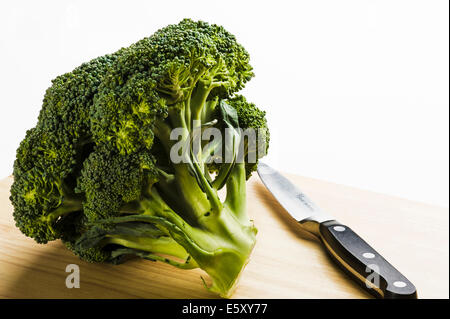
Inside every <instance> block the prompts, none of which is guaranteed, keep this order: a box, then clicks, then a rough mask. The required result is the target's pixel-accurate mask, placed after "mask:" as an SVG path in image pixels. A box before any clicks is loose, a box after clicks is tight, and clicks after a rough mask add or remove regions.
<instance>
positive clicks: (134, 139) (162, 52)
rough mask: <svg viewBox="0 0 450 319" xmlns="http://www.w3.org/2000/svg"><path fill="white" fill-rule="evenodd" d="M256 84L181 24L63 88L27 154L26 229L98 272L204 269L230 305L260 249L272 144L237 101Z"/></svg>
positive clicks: (226, 54)
mask: <svg viewBox="0 0 450 319" xmlns="http://www.w3.org/2000/svg"><path fill="white" fill-rule="evenodd" d="M252 76H253V72H252V67H251V65H250V64H249V55H248V53H247V51H246V50H245V49H244V48H243V47H242V46H241V45H240V44H239V43H238V42H237V41H236V38H235V37H234V36H233V35H232V34H230V33H229V32H227V31H226V30H225V29H224V28H223V27H221V26H217V25H211V24H208V23H205V22H201V21H199V22H195V21H192V20H189V19H185V20H183V21H181V22H180V23H178V24H176V25H169V26H167V27H165V28H163V29H161V30H159V31H157V32H156V33H155V34H153V35H152V36H150V37H148V38H144V39H142V40H140V41H138V42H137V43H135V44H132V45H131V46H129V47H127V48H122V49H121V50H119V51H117V52H116V53H113V54H109V55H105V56H103V57H99V58H96V59H94V60H92V61H90V62H88V63H85V64H83V65H81V66H80V67H78V68H76V69H75V70H74V71H72V72H69V73H66V74H64V75H62V76H59V77H57V78H56V79H55V80H54V81H53V83H52V86H51V87H50V88H49V89H48V90H47V92H46V94H45V97H44V101H43V106H42V110H41V113H40V115H39V119H38V123H37V125H36V127H35V128H32V129H31V130H29V131H28V132H27V134H26V137H25V139H24V140H23V141H22V143H21V144H20V146H19V148H18V150H17V158H16V161H15V164H14V183H13V185H12V188H11V197H10V198H11V201H12V203H13V206H14V218H15V220H16V225H17V227H18V228H19V229H20V230H21V231H22V232H23V233H24V234H25V235H27V236H30V237H32V238H34V239H35V240H36V241H37V242H39V243H46V242H48V241H51V240H56V239H61V240H62V241H63V242H64V244H65V245H66V246H67V248H68V249H70V250H71V251H73V252H74V253H75V254H76V255H78V256H79V257H80V258H82V259H84V260H86V261H89V262H111V263H121V262H125V261H126V260H128V259H129V258H136V257H137V258H142V259H147V260H151V261H160V262H165V263H168V264H170V265H173V266H176V267H178V268H182V269H191V268H197V267H200V268H202V269H203V270H205V271H206V273H207V274H208V275H209V276H210V277H211V279H212V285H211V286H210V287H208V288H209V289H210V290H211V291H214V292H217V293H219V294H220V295H221V296H224V297H227V296H229V295H230V294H231V293H232V291H233V289H234V288H235V287H236V283H237V281H238V278H239V275H240V274H241V272H242V270H243V268H244V267H245V265H246V264H247V262H248V260H249V257H250V254H251V251H252V249H253V247H254V245H255V239H256V232H257V231H256V228H255V227H254V225H253V223H252V221H250V220H249V218H248V215H247V210H246V181H247V179H248V178H249V177H250V176H251V174H252V172H253V171H255V169H256V167H257V162H258V159H259V158H260V157H262V156H264V155H265V153H266V152H267V148H268V143H269V131H268V128H267V121H266V119H265V112H263V111H261V110H259V109H258V108H257V107H256V106H255V105H254V104H252V103H250V102H248V101H247V100H246V99H245V97H244V96H242V95H238V94H236V93H237V92H238V91H239V90H241V89H242V88H243V87H244V85H245V84H246V82H247V81H249V80H250V79H251V78H252ZM213 133H214V134H213ZM216 133H217V134H218V135H217V134H216ZM205 136H206V138H205ZM222 188H225V189H226V196H225V198H224V199H221V197H219V190H220V189H222Z"/></svg>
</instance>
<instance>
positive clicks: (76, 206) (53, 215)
mask: <svg viewBox="0 0 450 319" xmlns="http://www.w3.org/2000/svg"><path fill="white" fill-rule="evenodd" d="M82 209H83V202H82V200H81V199H78V198H76V197H68V196H65V197H64V200H63V202H62V204H61V205H59V206H58V207H57V208H56V209H55V210H53V211H51V212H50V213H49V214H47V215H42V216H41V220H42V221H45V222H47V223H48V224H52V223H53V222H54V221H56V220H57V219H58V218H59V217H62V216H65V215H68V214H70V213H73V212H77V211H80V210H82Z"/></svg>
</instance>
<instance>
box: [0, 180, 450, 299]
mask: <svg viewBox="0 0 450 319" xmlns="http://www.w3.org/2000/svg"><path fill="white" fill-rule="evenodd" d="M288 177H289V178H291V180H292V181H293V182H294V183H295V184H297V185H299V186H301V188H302V190H303V191H304V192H305V193H307V194H308V195H310V197H311V198H312V199H313V201H315V202H316V203H317V204H318V205H319V206H320V207H321V208H323V209H324V210H326V211H328V212H329V213H332V214H333V215H334V216H335V217H336V218H337V219H338V220H339V221H341V222H342V223H344V224H347V225H349V226H350V227H351V228H352V229H353V230H355V231H356V232H357V233H359V234H360V235H361V236H362V237H363V238H364V239H365V240H366V241H367V242H369V243H370V244H371V245H372V246H373V247H374V248H375V249H376V250H377V251H378V252H379V253H381V254H382V255H383V256H384V257H385V258H386V259H387V260H388V261H389V262H391V263H392V264H393V265H394V266H395V267H397V268H398V269H399V270H400V271H401V272H402V273H403V274H404V275H405V276H406V277H408V278H409V279H410V280H411V281H412V282H413V283H414V284H415V285H416V287H417V290H418V294H419V298H448V297H449V228H448V227H449V214H448V210H447V209H444V208H439V207H435V206H430V205H425V204H421V203H417V202H412V201H407V200H403V199H400V198H395V197H390V196H386V195H382V194H378V193H373V192H368V191H363V190H358V189H355V188H351V187H346V186H341V185H336V184H332V183H327V182H324V181H319V180H314V179H310V178H304V177H299V176H292V175H289V176H288ZM11 183H12V178H7V179H4V180H2V181H0V298H215V297H216V295H214V294H212V293H210V292H208V291H207V290H206V289H205V288H204V287H203V284H202V281H201V279H200V276H203V277H205V274H204V273H203V272H202V271H201V270H180V269H176V268H173V267H171V266H169V265H166V264H162V263H155V262H151V261H145V260H133V261H130V262H128V263H126V264H122V265H119V266H114V265H104V264H89V263H86V262H83V261H81V260H79V259H78V258H77V257H75V256H73V255H72V254H71V253H70V252H69V251H68V250H66V249H65V248H64V246H63V245H62V244H61V243H60V242H59V241H56V242H52V243H49V244H47V245H39V244H36V243H35V242H34V241H33V240H31V239H29V238H27V237H25V236H24V235H22V234H21V233H20V232H19V230H17V229H16V228H15V226H14V221H13V219H12V206H11V204H10V202H9V199H8V198H9V188H10V185H11ZM248 209H249V214H250V217H251V218H252V219H254V222H255V225H256V227H257V228H258V230H259V232H258V235H257V239H258V242H257V244H256V247H255V250H254V252H253V254H252V257H251V261H250V262H249V264H248V265H247V267H246V269H245V271H244V273H243V275H242V277H241V281H240V284H239V286H238V288H237V289H236V291H235V293H234V295H233V298H370V296H369V295H368V294H366V293H365V292H363V291H362V290H361V289H360V288H359V287H358V286H357V285H356V284H354V283H353V282H352V281H350V280H348V278H347V277H346V276H345V275H344V274H342V273H341V271H340V270H339V269H338V268H337V267H336V266H335V265H334V264H333V262H332V261H331V260H330V259H328V257H327V255H326V253H325V251H324V250H323V249H322V247H321V244H320V243H319V241H317V240H316V239H315V238H314V237H312V236H311V235H309V234H307V233H305V232H303V231H302V230H301V229H300V227H299V225H297V224H296V222H294V221H292V220H291V219H290V218H289V217H288V215H287V213H286V212H285V211H284V210H283V209H282V208H281V207H280V205H279V204H278V203H277V202H276V201H275V199H274V198H273V197H272V196H271V195H270V193H269V192H268V191H267V190H266V189H265V188H264V186H263V185H262V183H261V182H260V180H259V178H258V177H257V176H253V177H252V178H251V180H250V181H249V184H248ZM68 264H77V265H79V268H80V288H72V289H68V288H66V285H65V280H66V277H67V275H69V274H68V273H66V272H65V270H66V266H67V265H68ZM207 282H208V280H207Z"/></svg>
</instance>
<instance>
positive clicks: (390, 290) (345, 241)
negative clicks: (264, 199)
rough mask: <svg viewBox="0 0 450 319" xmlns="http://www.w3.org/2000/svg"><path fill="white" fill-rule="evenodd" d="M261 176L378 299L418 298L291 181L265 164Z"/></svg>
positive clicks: (408, 284)
mask: <svg viewBox="0 0 450 319" xmlns="http://www.w3.org/2000/svg"><path fill="white" fill-rule="evenodd" d="M258 175H259V177H260V178H261V181H262V182H263V184H264V185H265V186H266V188H267V189H268V190H269V191H270V193H272V195H273V196H274V197H275V199H276V200H277V201H278V202H279V203H280V205H281V206H282V207H283V208H284V209H285V210H286V211H287V212H288V213H289V214H290V215H291V216H292V217H293V218H294V219H295V220H296V221H297V222H298V223H299V224H300V225H301V226H302V227H303V228H304V229H305V230H307V231H308V232H310V233H312V234H313V235H315V236H316V237H318V238H319V240H320V241H321V242H322V244H323V246H324V248H325V250H326V251H327V253H328V255H329V256H330V257H331V259H332V260H333V261H334V262H335V263H337V265H338V266H339V267H340V268H341V269H342V270H343V271H344V272H345V273H347V274H348V275H349V276H350V277H351V278H352V279H353V280H355V281H356V282H357V283H358V284H359V285H360V286H361V287H362V288H363V289H365V290H366V291H367V292H369V293H370V294H372V295H374V296H375V297H377V298H384V299H398V298H401V299H415V298H417V291H416V287H415V286H414V285H413V284H412V283H411V282H410V281H409V280H408V279H407V278H406V277H405V276H404V275H402V274H401V273H400V272H399V271H398V270H397V269H396V268H395V267H394V266H392V265H391V264H390V263H389V262H388V261H387V260H386V259H384V258H383V257H382V256H381V255H380V254H379V253H378V252H377V251H375V249H373V248H372V247H371V246H370V245H369V244H368V243H367V242H365V241H364V240H363V239H362V238H361V237H360V236H358V235H357V234H356V233H355V232H354V231H353V230H352V229H351V228H350V227H348V226H346V225H344V224H341V223H339V222H338V221H336V219H335V218H334V217H333V216H331V215H329V214H328V213H326V212H324V211H322V210H321V209H320V208H319V207H318V206H317V205H316V204H314V202H313V201H312V200H311V199H310V198H309V197H308V196H307V195H305V194H304V193H303V192H302V191H301V190H300V189H299V188H298V187H297V186H295V185H294V184H292V183H291V182H290V181H289V179H287V178H286V177H284V176H283V175H281V174H280V173H279V172H277V171H276V170H275V169H273V168H272V167H270V166H269V165H267V164H265V163H261V162H260V163H259V164H258Z"/></svg>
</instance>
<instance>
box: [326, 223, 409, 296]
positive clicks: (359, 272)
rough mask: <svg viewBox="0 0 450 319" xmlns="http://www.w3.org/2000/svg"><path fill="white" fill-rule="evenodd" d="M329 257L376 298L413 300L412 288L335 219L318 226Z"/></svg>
mask: <svg viewBox="0 0 450 319" xmlns="http://www.w3.org/2000/svg"><path fill="white" fill-rule="evenodd" d="M319 230H320V237H321V240H322V242H323V244H324V245H325V248H326V250H327V252H328V253H329V254H330V256H331V258H332V259H333V260H334V261H335V262H336V263H338V264H339V266H340V267H341V268H343V270H344V271H345V272H346V273H347V274H349V275H350V276H351V277H352V278H353V279H354V280H356V281H357V282H358V283H359V284H360V285H361V286H362V287H363V288H364V289H365V290H366V291H368V292H369V293H371V294H372V295H374V296H375V297H377V298H385V299H397V298H402V299H416V298H417V292H416V287H414V285H413V284H412V283H411V282H410V281H409V280H408V279H407V278H406V277H405V276H403V275H402V274H401V273H400V272H399V271H398V270H397V269H395V268H394V266H392V265H391V264H390V263H388V262H387V261H386V260H385V259H384V258H383V257H382V256H381V255H380V254H379V253H377V252H376V251H375V250H374V249H373V248H372V247H370V246H369V244H367V243H366V242H365V241H364V240H363V239H362V238H361V237H359V236H358V235H357V234H356V233H355V232H354V231H352V230H351V229H350V228H349V227H347V226H345V225H342V224H340V223H338V222H337V221H335V220H332V221H327V222H324V223H322V224H320V228H319Z"/></svg>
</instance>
